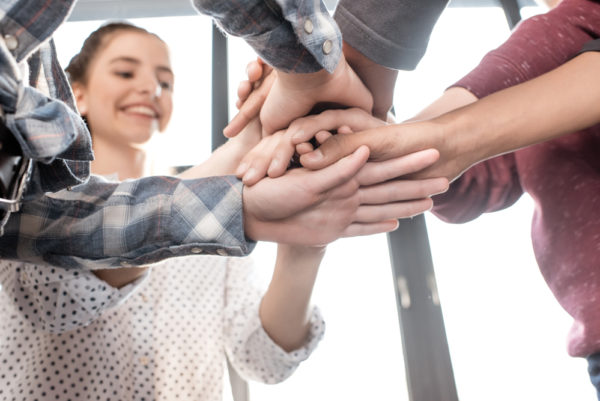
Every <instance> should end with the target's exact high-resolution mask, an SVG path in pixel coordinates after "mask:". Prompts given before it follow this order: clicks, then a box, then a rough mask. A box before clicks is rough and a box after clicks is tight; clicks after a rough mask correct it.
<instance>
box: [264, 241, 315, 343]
mask: <svg viewBox="0 0 600 401" xmlns="http://www.w3.org/2000/svg"><path fill="white" fill-rule="evenodd" d="M324 255H325V248H324V247H301V246H290V245H282V244H280V245H278V247H277V260H276V263H275V271H274V272H273V277H272V278H271V283H270V284H269V288H268V289H267V291H266V293H265V295H264V296H263V299H262V302H261V304H260V308H259V315H260V320H261V322H262V325H263V327H264V329H265V331H266V332H267V334H268V335H269V337H271V339H272V340H273V341H274V342H276V343H277V344H278V345H279V346H280V347H281V348H283V349H284V350H285V351H286V352H290V351H293V350H295V349H298V348H300V347H301V346H302V345H303V344H304V342H305V341H306V337H307V335H308V333H309V330H310V298H311V295H312V290H313V287H314V284H315V280H316V278H317V272H318V271H319V265H320V263H321V260H322V258H323V256H324Z"/></svg>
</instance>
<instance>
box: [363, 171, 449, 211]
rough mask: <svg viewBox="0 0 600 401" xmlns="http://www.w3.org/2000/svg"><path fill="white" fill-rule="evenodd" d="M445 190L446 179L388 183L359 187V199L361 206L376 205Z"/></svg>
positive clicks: (434, 193)
mask: <svg viewBox="0 0 600 401" xmlns="http://www.w3.org/2000/svg"><path fill="white" fill-rule="evenodd" d="M447 189H448V180H447V179H446V178H430V179H426V180H400V181H388V182H386V183H384V184H379V185H371V186H369V187H361V188H360V189H359V196H360V198H359V199H360V203H361V205H376V204H384V203H390V202H402V201H409V200H415V199H423V198H427V197H429V196H433V195H436V194H439V193H442V192H445V191H446V190H447Z"/></svg>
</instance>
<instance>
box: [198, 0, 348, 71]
mask: <svg viewBox="0 0 600 401" xmlns="http://www.w3.org/2000/svg"><path fill="white" fill-rule="evenodd" d="M194 5H195V7H196V8H197V9H198V10H199V11H200V12H201V13H203V14H207V15H210V16H211V17H213V18H214V19H215V21H216V22H217V24H218V25H219V26H220V27H221V28H222V29H223V30H224V31H225V32H227V33H229V34H231V35H234V36H239V37H242V38H243V39H244V40H246V42H248V44H249V45H250V46H252V48H254V50H255V51H256V52H257V53H258V55H259V56H260V57H261V58H263V59H264V60H265V61H266V62H268V63H269V64H271V65H272V66H274V67H276V68H277V69H280V70H283V71H287V72H296V73H309V72H315V71H318V70H320V69H322V68H324V69H326V70H327V71H329V72H332V71H333V70H334V69H335V67H336V65H337V63H338V61H339V59H340V56H341V53H342V37H341V34H340V31H339V29H338V27H337V25H336V23H335V21H334V20H333V19H332V17H331V16H330V15H329V12H328V11H327V8H326V7H325V5H324V4H323V2H322V1H320V0H311V1H301V0H247V1H236V0H229V1H225V0H194Z"/></svg>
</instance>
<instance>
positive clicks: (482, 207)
mask: <svg viewBox="0 0 600 401" xmlns="http://www.w3.org/2000/svg"><path fill="white" fill-rule="evenodd" d="M598 37H600V3H598V2H595V1H589V0H563V2H562V3H561V4H560V5H559V6H558V7H556V8H554V9H553V10H551V11H549V12H548V13H546V14H543V15H539V16H535V17H532V18H529V19H528V20H525V21H523V22H522V23H520V24H519V25H518V26H517V28H516V29H515V31H514V32H513V33H512V35H511V36H510V38H509V39H508V40H507V41H506V42H505V43H504V44H502V45H501V46H500V47H499V48H497V49H496V50H493V51H491V52H489V53H488V54H487V55H486V56H485V57H484V58H483V59H482V61H481V63H480V64H479V65H478V66H477V67H476V68H475V69H474V70H473V71H471V72H470V73H469V74H468V75H467V76H465V77H464V78H462V79H461V80H460V81H458V82H457V83H456V84H454V85H453V86H459V87H462V88H465V89H467V90H468V91H470V92H471V93H473V94H474V95H475V96H477V97H478V98H482V97H484V96H487V95H489V94H491V93H494V92H497V91H499V90H502V89H505V88H508V87H510V86H513V85H516V84H519V83H521V82H525V81H527V80H530V79H532V78H535V77H537V76H539V75H541V74H544V73H545V72H548V71H550V70H552V69H554V68H556V67H558V66H559V65H561V64H564V63H565V62H567V61H568V60H569V59H570V58H572V57H574V56H575V55H577V54H578V53H579V52H580V51H581V49H582V48H583V46H584V44H586V43H587V42H589V41H590V40H593V39H596V38H598ZM522 193H523V190H522V188H521V184H520V181H519V176H518V173H517V170H516V161H515V156H514V154H507V155H503V156H499V157H496V158H493V159H490V160H487V161H485V162H482V163H479V164H477V165H475V166H473V167H471V168H470V169H469V170H467V171H466V172H465V173H464V174H463V175H462V176H461V177H460V178H458V179H457V180H456V181H454V182H453V183H452V185H451V186H450V189H449V190H448V191H447V192H446V193H445V194H442V195H438V196H436V197H434V198H433V199H434V208H433V213H434V214H435V215H437V216H438V217H439V218H441V219H442V220H444V221H447V222H454V223H462V222H466V221H469V220H473V219H475V218H477V217H478V216H480V215H481V214H482V213H485V212H492V211H496V210H500V209H503V208H506V207H508V206H510V205H512V204H513V203H514V202H516V201H517V199H518V198H519V197H520V196H521V194H522Z"/></svg>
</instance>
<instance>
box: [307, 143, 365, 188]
mask: <svg viewBox="0 0 600 401" xmlns="http://www.w3.org/2000/svg"><path fill="white" fill-rule="evenodd" d="M368 159H369V148H367V147H366V146H360V147H359V148H358V149H356V150H355V151H354V152H353V153H352V154H351V155H349V156H346V157H344V158H342V159H340V160H338V161H337V162H335V163H333V164H332V165H330V166H328V167H326V168H324V169H322V170H317V171H313V172H312V174H313V175H312V177H311V179H312V184H313V185H314V190H315V192H317V193H323V192H326V191H328V190H330V189H332V188H335V187H338V186H340V185H342V184H344V183H345V182H347V181H348V180H350V179H351V178H352V177H354V176H355V175H356V174H358V172H359V171H360V169H361V168H362V167H363V166H364V165H365V163H366V162H367V160H368Z"/></svg>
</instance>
